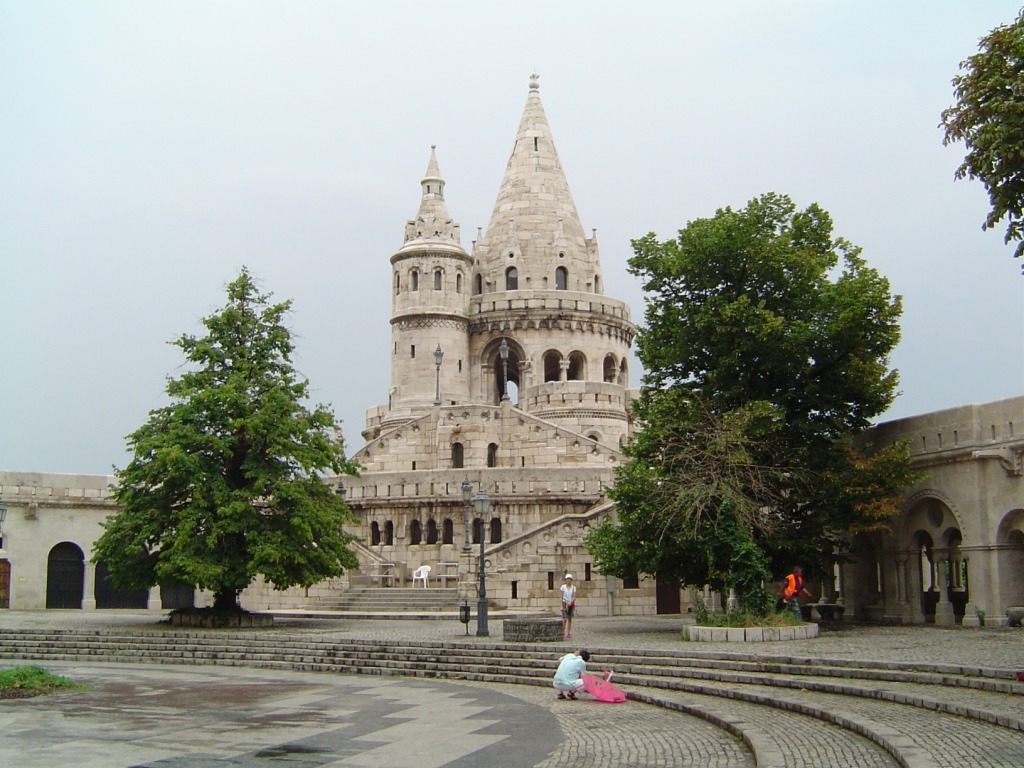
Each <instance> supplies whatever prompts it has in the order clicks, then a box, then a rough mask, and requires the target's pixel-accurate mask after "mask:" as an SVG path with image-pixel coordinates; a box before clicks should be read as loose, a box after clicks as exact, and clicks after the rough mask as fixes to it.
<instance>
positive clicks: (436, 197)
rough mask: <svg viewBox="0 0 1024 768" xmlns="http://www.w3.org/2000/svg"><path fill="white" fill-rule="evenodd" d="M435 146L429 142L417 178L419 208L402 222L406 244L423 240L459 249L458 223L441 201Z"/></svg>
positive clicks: (441, 184) (440, 184)
mask: <svg viewBox="0 0 1024 768" xmlns="http://www.w3.org/2000/svg"><path fill="white" fill-rule="evenodd" d="M436 149H437V146H436V145H434V144H431V145H430V160H429V161H428V162H427V172H426V173H425V174H424V176H423V178H422V179H421V180H420V186H421V187H422V196H421V198H420V208H419V210H418V211H417V212H416V218H415V219H410V220H409V221H407V222H406V223H405V244H406V245H409V244H410V243H414V242H422V241H425V240H426V241H431V242H443V243H446V244H448V245H455V246H457V247H459V248H460V249H461V247H462V243H461V242H460V240H461V235H460V232H459V225H458V224H456V223H455V221H454V220H453V219H452V217H451V216H450V215H449V213H448V206H447V205H445V202H444V179H443V178H441V169H440V167H439V166H438V163H437V152H436ZM403 247H405V246H403Z"/></svg>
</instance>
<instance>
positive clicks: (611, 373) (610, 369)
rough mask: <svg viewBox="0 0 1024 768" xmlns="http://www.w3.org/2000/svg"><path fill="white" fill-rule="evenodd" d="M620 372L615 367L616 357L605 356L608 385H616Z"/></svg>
mask: <svg viewBox="0 0 1024 768" xmlns="http://www.w3.org/2000/svg"><path fill="white" fill-rule="evenodd" d="M618 375H619V372H618V371H617V370H616V366H615V356H614V355H605V358H604V380H605V383H606V384H614V383H615V379H616V378H618Z"/></svg>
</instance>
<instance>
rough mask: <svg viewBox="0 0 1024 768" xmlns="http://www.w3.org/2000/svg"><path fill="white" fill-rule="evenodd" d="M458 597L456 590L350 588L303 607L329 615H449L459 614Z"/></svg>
mask: <svg viewBox="0 0 1024 768" xmlns="http://www.w3.org/2000/svg"><path fill="white" fill-rule="evenodd" d="M460 604H461V603H460V601H459V593H458V590H456V589H453V588H452V589H433V588H428V589H423V588H413V587H350V588H349V589H347V590H345V592H342V593H339V594H337V595H332V596H331V597H321V598H319V599H318V600H316V601H315V602H311V603H308V604H307V605H305V606H304V608H305V609H307V610H309V611H314V612H315V611H330V612H339V611H340V612H344V613H356V614H372V613H386V614H389V615H392V616H396V617H399V616H401V615H402V614H422V613H448V614H452V613H454V614H456V615H457V614H458V612H459V605H460Z"/></svg>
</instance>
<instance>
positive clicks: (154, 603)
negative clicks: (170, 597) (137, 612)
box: [146, 584, 164, 611]
mask: <svg viewBox="0 0 1024 768" xmlns="http://www.w3.org/2000/svg"><path fill="white" fill-rule="evenodd" d="M163 607H164V601H163V598H161V597H160V585H159V584H157V585H156V586H155V587H150V588H149V597H148V599H147V600H146V609H147V610H150V611H160V610H163Z"/></svg>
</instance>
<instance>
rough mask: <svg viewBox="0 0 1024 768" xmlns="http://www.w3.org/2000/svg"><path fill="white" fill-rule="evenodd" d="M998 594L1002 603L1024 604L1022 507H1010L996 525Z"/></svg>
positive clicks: (1023, 524)
mask: <svg viewBox="0 0 1024 768" xmlns="http://www.w3.org/2000/svg"><path fill="white" fill-rule="evenodd" d="M996 544H997V545H998V549H997V553H998V555H997V556H998V562H999V594H1000V595H1001V596H1002V598H1003V604H1004V605H1006V606H1011V605H1024V509H1011V510H1010V511H1009V512H1007V513H1006V514H1005V515H1003V518H1002V520H1000V521H999V525H998V526H997V527H996Z"/></svg>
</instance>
